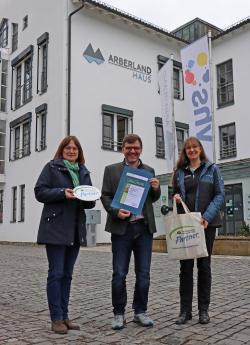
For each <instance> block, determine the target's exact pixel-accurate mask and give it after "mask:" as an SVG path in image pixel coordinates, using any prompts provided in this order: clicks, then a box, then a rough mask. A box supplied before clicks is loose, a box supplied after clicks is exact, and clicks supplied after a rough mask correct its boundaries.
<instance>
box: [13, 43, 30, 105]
mask: <svg viewBox="0 0 250 345" xmlns="http://www.w3.org/2000/svg"><path fill="white" fill-rule="evenodd" d="M32 60H33V46H32V45H31V46H29V47H28V48H27V49H25V50H24V51H23V52H22V53H21V54H19V55H18V56H17V57H16V58H15V59H14V60H12V62H11V65H12V80H13V82H12V85H11V89H12V92H13V87H14V105H13V100H12V99H11V109H12V110H15V109H17V108H19V107H21V106H22V105H24V104H26V103H27V102H30V101H31V99H32Z"/></svg>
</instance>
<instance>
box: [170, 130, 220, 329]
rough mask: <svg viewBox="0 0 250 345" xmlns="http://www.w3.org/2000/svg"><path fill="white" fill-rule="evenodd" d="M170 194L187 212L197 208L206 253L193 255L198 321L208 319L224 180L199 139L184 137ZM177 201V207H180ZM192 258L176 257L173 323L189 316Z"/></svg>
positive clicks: (194, 210)
mask: <svg viewBox="0 0 250 345" xmlns="http://www.w3.org/2000/svg"><path fill="white" fill-rule="evenodd" d="M173 187H174V198H175V200H176V202H177V203H180V202H181V199H182V200H183V201H184V202H185V203H186V205H187V206H188V208H189V210H190V211H191V212H201V216H202V218H201V224H202V225H203V226H204V231H205V238H206V245H207V251H208V256H207V257H203V258H198V259H197V270H198V279H197V284H198V286H197V292H198V309H199V322H200V323H201V324H206V323H208V322H209V321H210V318H209V314H208V309H209V304H210V293H211V282H212V280H211V254H212V249H213V243H214V238H215V232H216V228H217V227H220V226H221V218H220V210H221V208H222V206H223V204H224V183H223V179H222V177H221V174H220V171H219V168H218V167H217V166H216V165H215V164H213V163H211V162H209V160H208V159H207V157H206V154H205V151H204V148H203V146H202V144H201V142H200V141H199V140H198V139H197V138H195V137H190V138H188V139H187V140H186V141H185V143H184V145H183V149H182V151H181V153H180V157H179V160H178V162H177V167H176V170H175V172H174V178H173ZM180 208H182V207H181V205H180V207H179V205H178V211H180V212H181V211H183V210H181V209H180ZM193 267H194V260H193V259H190V260H181V261H180V300H181V301H180V302H181V303H180V304H181V306H180V315H179V317H178V319H177V320H176V324H178V325H181V324H184V323H186V322H187V321H188V320H190V319H191V318H192V299H193Z"/></svg>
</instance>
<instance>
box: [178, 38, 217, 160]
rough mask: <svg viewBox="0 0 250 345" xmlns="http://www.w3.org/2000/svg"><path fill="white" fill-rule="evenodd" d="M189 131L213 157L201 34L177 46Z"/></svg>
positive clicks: (205, 49)
mask: <svg viewBox="0 0 250 345" xmlns="http://www.w3.org/2000/svg"><path fill="white" fill-rule="evenodd" d="M181 60H182V69H183V79H184V92H185V102H186V105H187V111H188V120H189V135H190V136H195V137H197V138H198V139H199V140H200V141H201V142H202V145H203V146H204V149H205V152H206V154H207V156H208V158H209V159H210V160H214V157H213V144H214V143H213V118H212V107H211V88H210V73H211V71H210V64H209V50H208V38H207V36H204V37H202V38H200V39H199V40H197V41H195V42H194V43H192V44H189V45H188V46H187V47H185V48H183V49H182V50H181Z"/></svg>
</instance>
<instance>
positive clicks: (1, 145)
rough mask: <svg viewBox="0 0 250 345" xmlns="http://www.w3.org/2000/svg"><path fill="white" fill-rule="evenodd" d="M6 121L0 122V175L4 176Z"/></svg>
mask: <svg viewBox="0 0 250 345" xmlns="http://www.w3.org/2000/svg"><path fill="white" fill-rule="evenodd" d="M5 138H6V121H5V120H0V174H4V162H5Z"/></svg>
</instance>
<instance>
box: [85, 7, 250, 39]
mask: <svg viewBox="0 0 250 345" xmlns="http://www.w3.org/2000/svg"><path fill="white" fill-rule="evenodd" d="M83 1H84V2H85V3H88V4H90V5H92V6H96V7H97V8H102V9H104V10H106V11H108V12H110V13H113V14H114V15H117V16H119V17H122V18H125V19H128V20H130V21H132V22H134V23H137V24H140V25H142V26H144V27H146V28H149V29H151V30H153V31H155V32H159V33H160V34H163V35H165V36H168V37H171V38H172V39H175V40H177V41H181V42H183V43H186V44H189V42H187V41H186V40H184V39H182V38H180V37H177V36H176V35H175V32H177V31H179V30H180V29H181V28H183V27H185V26H187V25H190V24H191V23H193V22H195V21H199V22H201V23H203V24H206V25H208V26H210V27H212V28H214V29H215V30H218V31H221V32H220V33H219V34H217V35H214V36H213V37H212V39H213V40H215V39H217V38H219V37H222V36H224V35H226V34H228V33H230V32H232V31H234V30H237V29H239V28H240V27H242V26H244V25H246V24H249V23H250V17H247V18H245V19H243V20H241V21H239V22H238V23H236V24H233V25H232V26H230V27H229V28H227V29H225V30H222V29H220V28H218V27H217V26H215V25H212V24H210V23H208V22H206V21H204V20H202V19H200V18H198V17H197V18H195V19H193V20H191V21H190V22H188V23H186V24H184V25H182V26H180V27H178V28H177V29H175V30H173V31H171V32H170V31H168V30H166V29H163V28H161V27H159V26H157V25H154V24H152V23H150V22H148V21H146V20H143V19H141V18H138V17H136V16H134V15H132V14H129V13H127V12H124V11H122V10H120V9H118V8H116V7H113V6H111V5H108V4H106V3H105V2H102V1H98V0H83Z"/></svg>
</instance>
